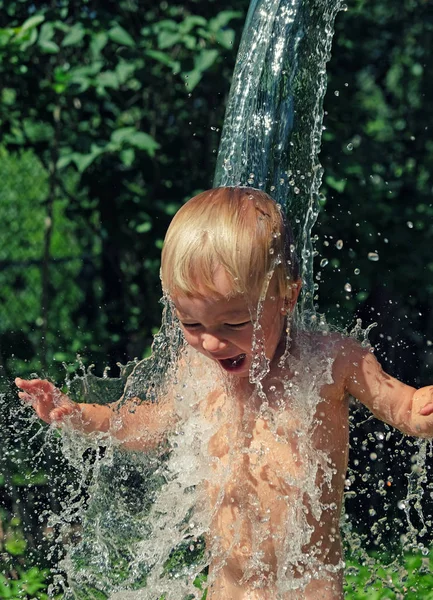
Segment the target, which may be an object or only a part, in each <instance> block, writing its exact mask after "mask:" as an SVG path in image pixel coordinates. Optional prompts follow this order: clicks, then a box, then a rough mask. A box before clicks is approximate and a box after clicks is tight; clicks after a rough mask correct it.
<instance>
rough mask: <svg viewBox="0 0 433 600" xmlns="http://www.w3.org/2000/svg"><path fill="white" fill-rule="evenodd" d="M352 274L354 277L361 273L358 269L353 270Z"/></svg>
mask: <svg viewBox="0 0 433 600" xmlns="http://www.w3.org/2000/svg"><path fill="white" fill-rule="evenodd" d="M353 272H354V273H355V275H359V274H360V273H361V270H360V269H354V271H353Z"/></svg>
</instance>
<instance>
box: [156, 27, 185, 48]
mask: <svg viewBox="0 0 433 600" xmlns="http://www.w3.org/2000/svg"><path fill="white" fill-rule="evenodd" d="M180 40H181V35H180V34H179V32H177V31H176V32H174V33H172V32H171V31H161V32H160V33H159V35H158V48H161V50H163V49H164V48H171V47H172V46H174V45H175V44H177V42H179V41H180Z"/></svg>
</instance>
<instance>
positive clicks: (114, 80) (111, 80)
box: [95, 71, 119, 90]
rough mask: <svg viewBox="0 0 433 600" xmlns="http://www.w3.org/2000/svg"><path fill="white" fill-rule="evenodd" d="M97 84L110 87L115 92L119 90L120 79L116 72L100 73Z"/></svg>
mask: <svg viewBox="0 0 433 600" xmlns="http://www.w3.org/2000/svg"><path fill="white" fill-rule="evenodd" d="M95 83H96V85H98V86H102V87H104V88H106V87H108V88H112V89H114V90H118V89H119V79H118V77H117V75H116V73H115V72H114V71H104V72H103V73H99V75H97V77H96V81H95Z"/></svg>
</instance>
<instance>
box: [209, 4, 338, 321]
mask: <svg viewBox="0 0 433 600" xmlns="http://www.w3.org/2000/svg"><path fill="white" fill-rule="evenodd" d="M340 8H341V2H340V0H308V1H305V0H288V1H286V2H284V1H280V2H277V1H275V0H261V1H260V0H252V2H251V5H250V9H249V12H248V16H247V20H246V23H245V28H244V33H243V37H242V41H241V44H240V48H239V53H238V58H237V61H236V67H235V71H234V75H233V82H232V87H231V90H230V97H229V100H228V105H227V111H226V116H225V121H224V128H223V134H222V139H221V143H220V149H219V154H218V162H217V169H216V173H215V179H214V185H215V186H218V185H245V186H252V187H256V188H259V189H263V190H264V191H266V192H267V193H268V194H270V195H271V196H272V197H273V198H275V200H277V202H279V204H280V205H281V206H282V207H283V209H284V212H285V213H286V215H288V216H289V220H290V224H291V226H292V229H293V231H294V234H295V241H296V247H297V251H298V253H299V255H300V259H301V277H302V280H303V297H302V300H301V302H300V309H301V310H300V313H301V315H302V318H303V321H304V323H308V321H309V320H310V319H311V317H313V316H314V308H313V297H314V283H313V247H312V241H311V229H312V227H313V225H314V223H315V221H316V218H317V215H318V210H319V204H318V193H319V187H320V183H321V178H322V168H321V166H320V163H319V160H318V153H319V150H320V143H321V137H322V120H323V109H322V105H323V97H324V95H325V90H326V62H327V61H328V60H329V57H330V50H331V42H332V35H333V25H334V19H335V16H336V14H337V12H338V10H339V9H340Z"/></svg>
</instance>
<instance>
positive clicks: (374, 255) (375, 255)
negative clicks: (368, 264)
mask: <svg viewBox="0 0 433 600" xmlns="http://www.w3.org/2000/svg"><path fill="white" fill-rule="evenodd" d="M367 256H368V260H371V261H372V262H377V261H378V260H379V254H378V253H377V252H369V253H368V255H367Z"/></svg>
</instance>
